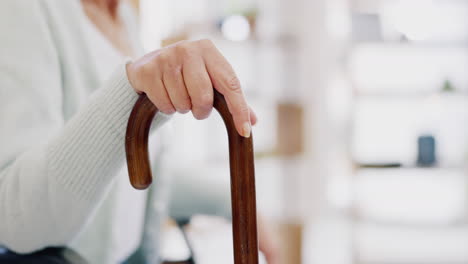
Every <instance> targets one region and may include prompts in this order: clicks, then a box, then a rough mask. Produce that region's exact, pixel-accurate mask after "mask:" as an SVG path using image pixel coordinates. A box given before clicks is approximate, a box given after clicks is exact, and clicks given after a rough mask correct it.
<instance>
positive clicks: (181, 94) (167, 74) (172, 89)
mask: <svg viewBox="0 0 468 264" xmlns="http://www.w3.org/2000/svg"><path fill="white" fill-rule="evenodd" d="M163 83H164V86H165V88H166V92H167V94H168V95H169V98H170V100H171V102H172V105H173V106H174V108H175V109H176V111H177V112H179V113H181V114H185V113H187V112H189V111H190V110H191V109H192V103H191V102H190V97H189V95H188V93H187V88H186V87H185V82H184V78H183V76H182V67H168V68H167V69H165V70H164V74H163Z"/></svg>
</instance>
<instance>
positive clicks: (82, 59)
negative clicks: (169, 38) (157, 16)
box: [0, 0, 273, 264]
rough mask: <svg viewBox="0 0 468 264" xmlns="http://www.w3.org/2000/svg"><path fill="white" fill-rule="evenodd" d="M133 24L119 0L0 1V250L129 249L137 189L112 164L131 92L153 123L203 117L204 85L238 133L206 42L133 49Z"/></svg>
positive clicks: (124, 252) (233, 81)
mask: <svg viewBox="0 0 468 264" xmlns="http://www.w3.org/2000/svg"><path fill="white" fill-rule="evenodd" d="M136 31H137V30H136V23H135V15H134V14H133V11H132V10H131V8H130V6H129V5H128V4H126V3H124V2H123V1H119V0H81V1H80V0H34V1H31V0H3V1H1V2H0V33H1V35H2V37H1V38H0V47H1V48H0V245H2V246H3V247H5V248H6V249H7V250H8V252H10V253H11V254H10V257H11V256H12V255H13V256H17V257H20V256H21V255H22V254H28V253H33V252H39V253H36V255H33V256H38V259H39V258H40V257H39V256H40V255H41V254H40V252H48V253H50V250H48V251H41V250H43V249H45V248H51V247H59V246H70V245H72V246H73V248H75V249H76V250H77V251H78V252H79V253H81V254H82V255H83V256H85V257H86V258H87V260H88V261H89V262H90V263H99V264H103V263H122V262H123V261H125V258H127V257H128V256H129V255H131V254H132V252H133V251H134V250H135V249H136V247H137V246H138V243H139V241H140V238H141V232H142V228H141V226H137V227H131V226H129V225H128V223H140V225H142V221H140V220H141V219H142V218H143V215H144V214H143V211H144V208H145V205H144V202H145V197H144V196H143V195H142V194H141V193H140V192H135V191H132V190H131V189H130V187H129V185H128V179H127V175H126V173H125V170H124V169H123V167H124V165H125V164H124V156H125V155H124V133H125V128H126V123H127V120H128V117H129V113H130V110H131V108H132V106H133V105H134V103H135V101H136V99H137V97H138V94H140V93H146V94H147V95H148V97H149V98H150V100H151V101H152V102H153V103H154V104H155V105H156V106H157V107H158V108H159V109H160V111H161V112H162V114H158V115H157V117H156V120H155V122H154V123H156V127H158V125H159V126H160V125H161V124H162V123H163V122H165V121H166V120H167V119H168V118H169V115H170V114H173V113H175V112H179V113H187V112H192V114H193V116H194V117H195V118H197V119H204V118H206V117H207V116H208V115H209V114H210V112H211V110H212V103H213V88H212V87H215V88H216V89H217V90H218V91H219V92H220V93H222V94H223V95H224V96H225V97H226V100H227V102H228V105H229V108H230V111H231V113H232V115H233V117H234V120H235V124H236V128H237V130H238V132H239V133H240V134H241V135H242V136H245V137H249V136H250V132H251V125H253V124H255V122H256V117H255V115H254V113H253V112H252V111H251V110H250V109H249V107H248V105H247V103H246V101H245V98H244V95H243V93H242V90H241V87H240V84H239V81H238V79H237V77H236V75H235V73H234V71H233V69H232V67H231V66H230V64H229V63H228V62H227V61H226V60H225V58H224V57H223V56H222V55H221V54H220V52H219V51H218V50H217V49H216V47H215V46H214V45H213V43H212V42H210V41H209V40H200V41H195V42H183V43H178V44H175V45H173V46H170V47H167V48H164V49H161V50H157V51H153V52H150V53H148V54H146V55H143V56H140V55H141V54H142V52H141V49H140V46H139V43H138V41H137V39H138V37H137V36H136V35H135V33H136ZM129 57H131V58H135V59H134V60H128V59H127V58H129ZM122 197H123V198H122ZM115 204H119V207H120V208H121V209H120V212H131V213H128V214H122V213H118V212H116V209H115V208H116V206H113V205H115ZM139 218H140V219H139ZM106 226H112V228H113V229H116V230H118V231H119V232H120V233H118V235H115V234H114V235H111V234H109V232H108V231H106V230H104V231H103V229H105V227H106ZM266 236H267V234H266V232H260V242H261V249H263V251H264V252H266V255H267V258H268V256H272V255H273V254H272V252H273V250H272V246H271V244H272V243H271V241H269V239H266V238H265V237H266ZM103 256H107V257H106V258H104V257H103ZM269 261H270V262H271V263H272V262H273V258H272V257H270V260H269ZM21 263H23V262H21Z"/></svg>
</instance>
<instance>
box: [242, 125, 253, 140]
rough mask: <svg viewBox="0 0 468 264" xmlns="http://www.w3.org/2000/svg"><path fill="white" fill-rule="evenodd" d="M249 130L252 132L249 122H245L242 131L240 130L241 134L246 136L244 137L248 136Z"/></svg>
mask: <svg viewBox="0 0 468 264" xmlns="http://www.w3.org/2000/svg"><path fill="white" fill-rule="evenodd" d="M251 132H252V126H251V125H250V123H249V122H245V123H244V127H243V131H242V134H243V136H244V137H246V138H249V137H250V133H251Z"/></svg>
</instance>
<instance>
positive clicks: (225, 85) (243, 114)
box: [201, 41, 252, 137]
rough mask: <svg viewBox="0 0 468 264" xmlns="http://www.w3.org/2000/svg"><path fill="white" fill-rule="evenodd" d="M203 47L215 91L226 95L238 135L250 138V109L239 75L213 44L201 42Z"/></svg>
mask: <svg viewBox="0 0 468 264" xmlns="http://www.w3.org/2000/svg"><path fill="white" fill-rule="evenodd" d="M201 45H202V46H203V48H204V53H203V55H204V56H203V58H204V60H205V64H206V68H207V70H208V74H209V76H210V78H211V82H212V84H213V86H214V87H215V89H216V90H218V91H219V92H220V93H221V94H223V95H224V97H225V99H226V102H227V103H228V107H229V111H230V112H231V114H232V116H233V119H234V124H235V125H236V129H237V131H238V133H239V134H240V135H242V136H244V137H250V133H251V131H252V124H251V121H250V109H249V107H248V105H247V102H246V101H245V98H244V94H243V92H242V89H241V85H240V81H239V79H238V78H237V75H236V74H235V72H234V70H233V68H232V66H231V65H230V64H229V63H228V62H227V60H226V59H225V58H224V56H223V55H222V54H221V53H220V52H219V51H218V49H216V47H214V45H213V44H211V42H207V41H204V42H201Z"/></svg>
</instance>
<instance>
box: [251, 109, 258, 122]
mask: <svg viewBox="0 0 468 264" xmlns="http://www.w3.org/2000/svg"><path fill="white" fill-rule="evenodd" d="M249 109H250V122H252V126H255V125H256V124H257V122H258V117H257V114H255V112H254V111H253V110H252V107H249Z"/></svg>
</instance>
